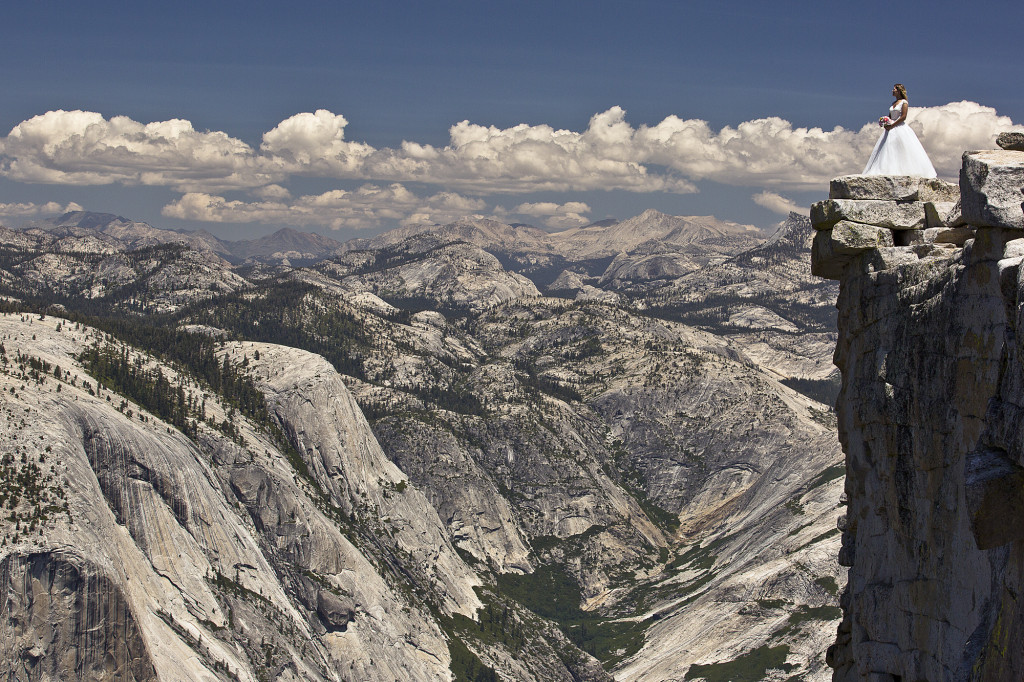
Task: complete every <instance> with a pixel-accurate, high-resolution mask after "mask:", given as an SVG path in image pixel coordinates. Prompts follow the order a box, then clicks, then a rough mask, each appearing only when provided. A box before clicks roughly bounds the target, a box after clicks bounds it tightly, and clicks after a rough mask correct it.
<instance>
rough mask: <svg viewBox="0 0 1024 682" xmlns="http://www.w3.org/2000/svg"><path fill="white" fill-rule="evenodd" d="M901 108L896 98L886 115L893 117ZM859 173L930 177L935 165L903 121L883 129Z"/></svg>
mask: <svg viewBox="0 0 1024 682" xmlns="http://www.w3.org/2000/svg"><path fill="white" fill-rule="evenodd" d="M902 109H903V100H899V101H897V102H896V103H895V104H893V105H892V107H890V109H889V118H891V119H892V120H894V121H895V120H896V119H898V118H899V117H900V112H901V111H902ZM863 175H916V176H920V177H923V178H934V177H935V176H936V173H935V167H934V166H932V162H931V161H930V160H929V159H928V153H927V152H926V151H925V150H924V147H922V146H921V141H920V140H918V139H917V135H915V134H914V131H913V130H911V129H910V126H908V125H907V122H906V121H904V122H903V123H900V124H899V125H898V126H896V127H895V128H891V129H889V130H883V131H882V136H881V137H880V138H878V142H876V143H875V148H874V150H873V151H872V152H871V158H869V159H868V165H866V166H864V173H863Z"/></svg>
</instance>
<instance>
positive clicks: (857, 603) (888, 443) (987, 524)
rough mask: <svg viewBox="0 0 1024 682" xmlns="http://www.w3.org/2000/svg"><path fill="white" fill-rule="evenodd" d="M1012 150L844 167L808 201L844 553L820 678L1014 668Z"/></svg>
mask: <svg viewBox="0 0 1024 682" xmlns="http://www.w3.org/2000/svg"><path fill="white" fill-rule="evenodd" d="M1022 187H1024V152H1018V151H1004V150H993V151H980V152H967V153H965V154H964V160H963V168H962V170H961V175H960V183H959V187H957V186H956V185H952V184H950V183H944V182H942V181H940V180H925V179H921V178H909V177H889V176H846V177H842V178H837V179H835V180H833V181H832V183H831V188H830V198H829V199H828V200H827V201H822V202H819V203H817V204H815V205H814V206H813V207H812V209H811V220H812V224H813V225H814V227H815V229H816V230H817V231H816V234H815V240H814V251H813V256H812V271H813V272H814V273H815V274H817V275H819V276H822V277H826V278H829V279H835V280H838V281H839V282H840V294H839V300H838V303H837V306H838V308H839V319H838V326H839V339H838V343H837V347H836V351H835V364H836V365H837V366H838V367H839V369H840V370H841V372H842V389H841V392H840V395H839V399H838V404H837V408H836V411H837V416H838V422H839V437H840V441H841V443H842V446H843V450H844V452H845V454H846V469H847V478H846V498H847V500H848V509H847V514H846V515H845V516H842V517H840V519H839V528H840V530H842V532H843V535H842V549H841V550H840V555H839V561H840V563H841V564H843V565H845V566H848V567H849V584H848V586H847V588H846V590H845V592H844V593H843V594H842V596H841V606H842V609H843V614H844V617H843V620H842V622H841V624H840V626H839V628H838V633H837V637H836V642H835V644H834V645H832V646H831V647H830V648H829V652H828V662H829V664H830V665H831V666H832V667H833V668H834V676H833V679H834V680H837V681H843V682H845V681H848V680H851V681H852V680H872V681H878V682H896V681H900V682H902V681H907V682H916V681H920V680H929V681H933V682H934V681H936V680H1020V679H1024V646H1022V645H1021V642H1024V593H1022V592H1024V278H1022V274H1024V273H1022V271H1021V261H1022V260H1024V209H1022V205H1021V203H1020V202H1021V199H1022V198H1024V197H1022V195H1021V188H1022Z"/></svg>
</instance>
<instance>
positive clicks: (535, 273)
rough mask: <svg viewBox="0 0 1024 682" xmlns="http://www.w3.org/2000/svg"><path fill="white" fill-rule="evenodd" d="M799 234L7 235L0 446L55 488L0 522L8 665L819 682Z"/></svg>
mask: <svg viewBox="0 0 1024 682" xmlns="http://www.w3.org/2000/svg"><path fill="white" fill-rule="evenodd" d="M811 236H812V234H811V230H810V228H809V224H808V221H807V219H806V218H804V217H801V216H798V215H791V216H790V218H789V219H788V220H787V221H786V222H785V223H783V224H782V225H781V226H780V227H779V229H778V231H777V232H776V233H775V234H774V235H773V236H771V238H768V239H766V238H765V237H766V236H765V235H763V234H761V233H760V232H759V231H758V230H757V229H756V228H752V227H751V226H745V225H738V224H734V223H728V222H724V221H718V220H715V219H714V218H709V217H703V218H700V217H677V216H668V215H664V214H661V213H658V212H655V211H646V212H644V213H643V214H641V215H639V216H636V217H634V218H630V219H628V220H623V221H621V222H618V223H611V224H599V225H592V226H588V227H586V228H577V229H572V230H567V231H563V232H559V233H547V232H544V231H542V230H539V229H536V228H532V227H529V226H522V225H516V226H512V225H506V224H502V223H498V222H494V221H489V220H460V221H458V222H455V223H452V224H450V225H444V226H433V227H429V228H426V227H424V228H415V229H413V228H402V229H400V230H394V231H392V232H387V233H384V234H382V235H378V236H376V237H374V238H372V239H367V240H355V241H351V242H348V243H346V244H339V243H337V242H333V241H332V240H329V239H326V238H323V237H318V236H316V235H306V234H303V233H297V232H294V231H290V230H282V231H279V232H278V233H275V234H274V235H271V236H269V237H266V238H263V239H260V240H251V241H246V242H224V241H220V240H217V239H215V238H213V237H212V236H210V235H206V234H203V233H178V232H174V231H170V230H161V229H159V228H154V227H152V226H149V225H146V224H144V223H138V222H133V221H130V220H127V219H124V218H119V217H117V216H111V215H106V214H90V213H85V212H80V213H72V214H67V215H65V216H61V217H60V218H58V219H55V220H53V221H46V222H39V223H36V224H34V225H32V226H30V227H28V228H27V229H24V230H8V229H4V230H2V231H0V255H2V259H0V285H2V288H3V291H2V293H3V294H4V295H5V296H7V297H8V300H9V301H10V302H9V303H8V304H7V307H8V309H9V310H10V311H11V312H10V313H8V314H7V315H6V316H5V317H4V318H2V319H0V323H2V330H0V335H2V337H3V338H2V341H3V344H4V353H5V355H4V356H3V357H5V358H6V359H7V361H6V364H4V365H3V371H2V372H0V389H2V391H3V393H2V395H3V396H4V401H6V402H5V407H4V409H5V415H6V416H7V421H6V422H5V423H6V426H5V427H4V428H5V429H6V430H3V431H2V433H0V438H2V439H3V443H4V448H5V451H6V450H10V451H12V452H19V451H23V452H25V453H26V459H25V462H26V463H27V462H30V461H31V462H38V464H35V465H33V466H36V467H37V469H32V470H31V471H29V470H28V469H26V468H25V467H27V466H28V464H26V463H19V461H17V460H15V461H13V462H10V463H9V466H11V467H13V469H14V470H17V472H23V471H24V472H29V473H32V475H33V476H35V475H37V478H38V480H39V481H43V480H46V481H47V482H46V484H45V485H44V484H42V483H41V484H40V485H42V486H43V487H42V488H41V489H45V490H50V488H52V492H50V493H47V494H48V495H52V496H53V498H54V499H56V500H58V502H55V503H54V504H56V509H55V510H51V511H49V512H47V513H43V512H42V511H40V510H45V509H49V507H48V506H47V505H49V504H50V503H49V502H47V501H45V500H43V498H42V497H39V498H38V500H39V501H38V502H31V501H30V500H28V498H26V497H25V496H24V495H23V494H22V495H21V497H19V498H18V500H19V501H18V502H17V503H16V504H15V507H16V511H17V514H21V515H23V516H24V518H22V516H18V515H17V514H16V515H15V516H17V520H16V521H10V522H7V521H4V522H3V523H4V524H5V525H4V526H3V538H4V539H3V540H2V542H3V543H4V544H3V545H2V549H0V556H2V558H0V562H2V571H0V577H2V578H3V579H4V580H6V581H7V582H6V587H7V589H8V591H9V592H10V593H12V594H16V595H18V597H17V599H16V600H15V602H12V603H16V604H17V606H15V607H12V608H14V609H15V611H17V614H18V618H17V619H16V620H14V621H11V623H14V624H9V625H7V626H5V627H7V628H8V630H6V631H5V636H4V638H3V640H4V641H6V642H11V643H17V644H14V645H12V646H11V647H10V650H9V651H5V652H4V658H5V660H7V661H8V663H6V664H5V665H7V666H8V668H7V669H6V670H7V671H18V672H19V674H22V673H23V674H24V675H26V676H28V677H31V676H32V675H35V676H37V677H39V676H42V675H43V674H44V673H47V674H51V675H61V674H72V673H74V674H81V673H82V671H92V670H95V669H97V668H96V666H98V665H100V664H99V663H98V661H100V660H101V659H103V657H107V658H106V660H113V661H115V662H118V663H116V665H117V666H120V668H119V669H121V670H128V669H129V668H131V669H132V670H133V671H134V672H133V674H135V675H136V679H150V678H153V679H155V678H159V679H197V678H200V677H202V676H203V675H206V676H208V677H212V678H225V679H230V678H237V679H265V677H266V676H269V678H270V679H295V678H303V679H353V680H354V679H395V678H401V679H438V678H441V679H443V678H445V677H446V676H448V675H450V674H454V675H455V677H456V678H457V679H493V678H489V677H488V676H489V675H497V676H499V677H502V678H505V679H517V680H519V679H523V680H558V679H566V680H567V679H577V680H579V679H593V680H597V679H608V675H609V674H614V675H615V676H616V677H617V678H620V679H637V680H640V679H643V680H667V679H678V678H682V677H683V676H687V677H692V676H695V675H697V673H698V672H699V671H700V670H704V668H699V667H698V668H692V669H691V667H692V666H694V665H705V666H712V667H711V668H706V670H714V669H715V668H714V666H715V665H718V666H725V667H724V668H718V669H717V670H722V671H727V670H731V669H733V668H730V667H729V666H740V667H744V669H755V670H756V669H758V666H761V668H760V670H761V671H762V672H763V676H764V677H765V679H780V680H781V679H786V678H789V677H792V676H794V675H796V676H798V677H799V678H800V679H808V680H822V679H826V678H827V677H828V671H827V669H826V667H825V664H824V659H823V652H824V649H825V647H826V645H827V643H828V641H829V640H830V639H831V636H832V631H833V624H834V621H835V620H836V619H837V618H838V609H836V608H835V596H836V594H837V591H838V589H839V587H840V584H841V577H840V575H841V574H840V569H839V567H838V566H837V565H836V563H835V560H834V557H835V555H836V553H837V550H838V545H837V542H838V540H837V535H838V532H837V531H836V530H835V517H836V515H837V505H838V503H839V492H840V488H841V477H842V469H841V465H840V464H841V453H840V451H839V447H838V443H837V441H836V435H835V423H834V418H833V415H832V412H831V408H830V407H828V404H829V402H830V401H831V399H832V396H833V395H834V390H835V377H834V373H833V368H832V366H831V362H830V356H831V352H832V348H833V346H834V340H835V332H834V329H835V322H834V319H835V308H834V304H835V295H836V290H835V287H834V285H832V284H831V283H827V282H822V281H820V280H817V279H815V278H812V277H811V276H810V274H809V270H808V267H807V263H808V260H809V245H810V242H809V240H810V238H811ZM300 265H301V266H302V267H299V266H300ZM30 309H31V310H32V311H34V312H32V314H29V313H28V312H27V311H28V310H30ZM40 313H43V314H42V315H41V314H40ZM47 368H48V369H47ZM8 396H9V397H8ZM25 410H29V411H30V412H28V413H26V412H25ZM23 413H24V414H31V426H30V425H29V422H28V421H26V422H25V424H24V425H23V424H22V423H21V420H22V414H23ZM33 429H35V430H33ZM30 431H31V433H29V432H30ZM37 431H38V433H37ZM58 444H60V445H59V446H58ZM45 447H51V449H55V452H56V454H53V453H52V452H47V451H46V450H45ZM34 472H37V473H34ZM29 473H26V474H25V476H28V475H29ZM47 476H49V477H50V478H47ZM11 480H15V479H11ZM33 480H35V479H33ZM46 486H50V488H47V487H46ZM7 492H10V491H7ZM5 494H6V493H5ZM7 499H10V497H8V498H7ZM33 499H36V498H33ZM60 500H66V501H67V505H66V507H65V506H61V504H60V502H59V501H60ZM33 505H35V506H33ZM65 510H66V511H65ZM27 524H31V530H26V528H27V527H28V526H27ZM83 524H88V525H87V527H88V529H89V530H88V532H84V528H85V527H86V526H84V525H83ZM41 531H44V532H42V534H40V532H41ZM121 555H124V556H131V557H132V559H131V560H130V561H129V562H127V563H126V564H125V565H124V567H123V568H119V566H120V565H121V564H120V563H119V559H118V556H121ZM44 574H45V575H47V576H50V577H49V578H47V579H46V580H43V581H42V582H39V581H37V582H35V583H33V582H32V581H27V582H26V580H25V576H29V575H33V576H34V575H44ZM74 576H79V578H74V579H72V578H73V577H74ZM165 576H173V579H171V580H165V579H164V577H165ZM76 581H77V582H76ZM97 586H100V587H97ZM39 590H43V591H46V592H47V594H57V593H60V594H66V595H76V594H77V595H82V594H88V595H91V597H90V598H92V597H96V598H99V601H98V602H97V601H93V602H90V603H109V604H111V605H113V606H115V607H116V609H118V613H120V614H122V615H121V616H120V618H121V620H120V621H119V625H118V627H121V628H122V629H123V630H124V631H130V632H131V633H132V635H131V636H130V637H128V638H120V639H119V638H116V637H112V636H111V637H108V638H103V637H95V638H93V639H92V640H90V641H89V643H88V644H87V645H86V643H85V640H84V637H85V634H84V633H86V632H89V631H90V627H91V626H90V623H94V622H95V619H96V618H97V617H98V616H97V613H95V612H93V611H90V610H88V609H85V610H83V609H82V608H80V607H78V606H75V603H77V602H75V601H74V599H70V597H69V598H68V599H69V600H65V601H62V602H60V604H63V605H62V606H58V604H57V602H58V601H60V600H56V601H54V600H51V602H49V603H52V604H53V606H52V607H46V608H44V607H43V606H42V604H43V601H41V600H40V594H41V592H39ZM76 598H77V597H76ZM103 600H106V602H103ZM90 608H92V607H90ZM54 628H56V629H57V630H58V631H59V632H61V633H62V634H61V635H60V636H59V637H52V636H47V638H44V639H45V642H46V644H45V646H44V645H39V646H40V648H35V649H34V648H33V647H32V646H28V645H27V644H26V645H25V646H22V645H21V644H20V643H27V642H30V641H32V642H35V641H42V640H41V639H40V638H41V637H43V634H42V633H43V632H44V631H46V632H49V631H52V630H53V629H54ZM76 647H77V648H76ZM68 652H75V653H73V655H72V654H68ZM189 652H192V653H189ZM65 654H68V655H65ZM172 659H173V660H176V661H187V664H183V665H184V667H183V668H181V667H179V670H180V672H177V673H175V672H168V668H167V666H168V665H169V661H170V660H172ZM450 671H452V672H450ZM691 673H693V674H692V675H691Z"/></svg>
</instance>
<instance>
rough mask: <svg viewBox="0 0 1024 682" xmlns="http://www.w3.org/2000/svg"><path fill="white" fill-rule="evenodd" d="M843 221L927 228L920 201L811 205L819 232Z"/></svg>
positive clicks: (842, 201)
mask: <svg viewBox="0 0 1024 682" xmlns="http://www.w3.org/2000/svg"><path fill="white" fill-rule="evenodd" d="M843 220H848V221H850V222H854V223H864V224H866V225H874V226H876V227H887V228H889V229H890V230H920V229H923V228H924V227H925V226H926V224H925V214H924V204H923V203H920V202H898V201H871V200H864V199H827V200H825V201H819V202H818V203H816V204H812V205H811V224H812V225H813V226H814V229H816V230H823V229H828V228H831V227H833V226H834V225H836V224H837V223H839V222H840V221H843Z"/></svg>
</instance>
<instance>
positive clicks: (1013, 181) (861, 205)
mask: <svg viewBox="0 0 1024 682" xmlns="http://www.w3.org/2000/svg"><path fill="white" fill-rule="evenodd" d="M1022 187H1024V152H1020V151H1012V150H990V151H976V152H965V153H964V156H963V167H962V169H961V171H960V183H959V186H958V185H954V184H952V183H949V182H945V181H943V180H938V179H934V178H918V177H913V176H904V175H845V176H842V177H838V178H835V179H834V180H832V182H831V184H830V187H829V198H828V199H827V200H826V201H819V202H818V203H816V204H814V205H813V206H811V224H812V225H813V226H814V229H815V230H816V231H817V232H816V234H815V237H814V249H813V254H812V260H811V272H812V273H814V274H815V275H818V276H819V277H825V278H827V279H840V278H841V277H842V275H843V272H844V271H845V270H846V267H847V266H848V265H849V264H850V263H851V262H853V261H854V260H855V259H857V258H858V257H859V256H860V255H861V254H864V253H868V252H873V251H877V250H879V249H883V250H884V249H888V248H891V247H900V246H903V247H912V250H913V251H914V253H917V254H918V255H924V254H926V253H928V252H930V251H933V250H935V249H937V248H956V247H960V246H963V245H964V244H965V243H966V242H967V240H969V239H972V238H973V237H974V236H975V232H976V230H977V228H980V227H989V228H1007V229H1024V204H1022V203H1021V198H1022V196H1021V191H1022Z"/></svg>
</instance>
